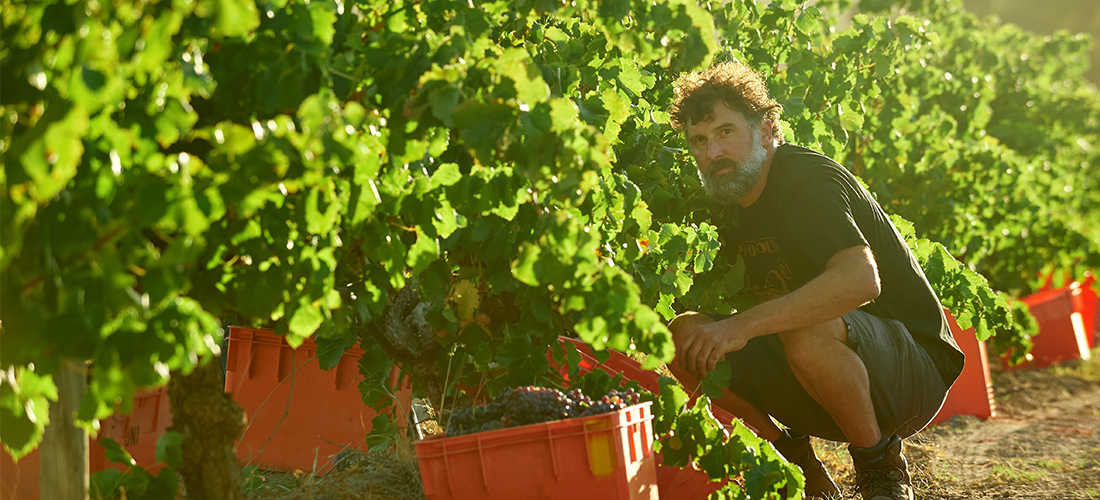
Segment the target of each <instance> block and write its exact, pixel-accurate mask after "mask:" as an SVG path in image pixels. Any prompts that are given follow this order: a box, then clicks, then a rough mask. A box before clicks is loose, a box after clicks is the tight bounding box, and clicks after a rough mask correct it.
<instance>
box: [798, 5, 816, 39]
mask: <svg viewBox="0 0 1100 500" xmlns="http://www.w3.org/2000/svg"><path fill="white" fill-rule="evenodd" d="M822 17H823V16H822V15H821V10H819V9H818V8H817V7H814V6H813V5H808V6H806V7H804V8H803V9H802V12H801V13H800V14H798V17H797V18H796V19H795V21H794V26H795V27H796V28H798V31H801V32H802V33H803V34H806V35H816V34H817V33H816V28H817V26H818V24H819V23H820V22H821V19H822Z"/></svg>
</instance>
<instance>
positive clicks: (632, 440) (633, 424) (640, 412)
mask: <svg viewBox="0 0 1100 500" xmlns="http://www.w3.org/2000/svg"><path fill="white" fill-rule="evenodd" d="M651 405H652V403H651V402H648V401H646V402H639V399H638V395H637V394H634V393H633V392H632V391H627V392H618V391H611V392H610V393H608V395H606V396H604V397H602V398H600V399H598V400H595V401H593V400H590V399H589V398H587V397H585V396H584V395H583V394H581V392H580V391H570V392H569V393H564V394H563V393H562V392H560V391H557V390H554V389H546V388H541V387H520V388H518V389H513V390H508V391H505V392H504V393H502V394H500V395H499V396H497V397H496V398H495V399H494V400H493V401H492V402H490V403H489V404H488V405H487V406H484V407H482V406H475V407H470V408H465V409H462V410H459V411H456V412H454V414H453V415H452V416H451V417H450V422H449V425H448V429H449V431H448V434H447V435H445V436H434V437H430V438H427V439H423V440H421V441H418V442H417V443H416V455H417V460H418V461H419V463H420V476H421V479H422V481H423V483H424V494H425V496H426V498H427V499H428V500H450V499H454V500H474V499H499V498H508V499H516V500H522V499H531V500H534V499H540V500H551V499H563V500H564V499H570V500H571V499H574V498H601V499H604V498H606V499H624V500H626V499H630V500H639V499H650V500H656V499H657V498H658V494H657V485H656V463H655V459H654V453H653V428H652V422H651V421H652V420H653V415H652V414H651V413H650V406H651Z"/></svg>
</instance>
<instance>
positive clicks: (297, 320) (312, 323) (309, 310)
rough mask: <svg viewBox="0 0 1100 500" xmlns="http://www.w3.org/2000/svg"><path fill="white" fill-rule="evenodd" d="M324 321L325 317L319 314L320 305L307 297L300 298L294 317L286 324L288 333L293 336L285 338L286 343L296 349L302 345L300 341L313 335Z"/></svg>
mask: <svg viewBox="0 0 1100 500" xmlns="http://www.w3.org/2000/svg"><path fill="white" fill-rule="evenodd" d="M324 321H325V316H324V314H322V313H321V308H320V305H319V304H318V303H317V302H316V301H313V300H311V299H310V298H309V296H302V297H301V298H300V299H299V300H298V308H297V309H295V311H294V315H293V316H291V317H290V322H289V323H288V324H287V327H288V328H289V329H290V333H293V334H294V335H291V336H288V337H287V339H286V341H287V343H288V344H290V346H291V347H298V346H299V345H301V344H302V340H303V339H305V338H307V337H310V336H311V335H313V333H314V332H316V331H317V328H319V327H320V326H321V323H323V322H324Z"/></svg>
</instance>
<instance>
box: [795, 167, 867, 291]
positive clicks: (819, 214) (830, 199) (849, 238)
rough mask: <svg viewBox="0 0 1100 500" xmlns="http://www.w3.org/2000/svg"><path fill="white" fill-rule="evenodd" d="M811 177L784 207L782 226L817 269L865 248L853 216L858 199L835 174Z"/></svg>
mask: <svg viewBox="0 0 1100 500" xmlns="http://www.w3.org/2000/svg"><path fill="white" fill-rule="evenodd" d="M829 173H830V174H832V175H828V174H825V175H814V176H813V177H811V178H809V179H806V180H805V181H804V182H802V183H800V184H799V185H797V186H796V187H795V188H794V189H793V190H792V191H791V193H790V195H789V196H788V197H787V202H786V203H785V204H784V205H783V214H782V215H783V219H782V220H783V223H784V224H786V225H787V229H788V230H789V231H790V234H792V235H794V240H795V242H796V243H797V245H798V248H799V250H800V251H802V252H803V253H804V254H805V255H806V256H807V257H808V258H809V259H810V260H811V261H812V262H813V263H814V265H815V266H816V267H817V269H818V270H819V271H824V270H825V264H826V263H827V262H828V261H829V259H830V258H832V257H833V255H836V253H837V252H839V251H841V250H844V249H846V248H851V247H854V246H858V245H867V239H866V238H865V237H864V236H863V232H862V231H860V229H859V226H858V225H857V224H856V221H855V217H854V216H853V207H852V202H853V201H854V200H856V199H858V197H856V196H855V195H854V193H852V192H851V191H850V189H849V187H848V185H847V183H846V182H845V180H844V179H843V178H842V177H840V176H839V175H838V174H837V173H835V172H829Z"/></svg>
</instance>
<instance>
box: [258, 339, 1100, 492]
mask: <svg viewBox="0 0 1100 500" xmlns="http://www.w3.org/2000/svg"><path fill="white" fill-rule="evenodd" d="M993 386H994V393H995V395H996V406H997V409H996V414H995V415H994V416H993V417H991V418H989V419H987V420H984V421H983V420H980V419H978V418H976V417H954V418H952V419H951V420H948V421H947V422H945V423H943V424H941V425H938V426H936V427H933V428H930V429H927V430H925V431H923V432H921V433H920V434H917V435H916V436H913V437H911V438H909V439H907V440H906V444H905V455H906V457H907V458H908V460H909V463H910V465H909V470H910V474H911V475H912V479H913V486H914V489H915V490H916V492H917V497H918V498H921V499H924V500H955V499H968V500H969V499H976V500H978V499H1050V500H1066V499H1078V498H1082V499H1087V498H1097V499H1100V349H1098V350H1096V351H1094V354H1093V359H1092V361H1088V362H1076V363H1072V364H1069V365H1064V366H1061V367H1055V368H1048V369H1044V370H1020V371H1001V372H994V373H993ZM814 444H815V447H816V448H817V451H818V455H819V456H820V457H821V458H822V460H823V461H824V462H825V463H826V465H827V466H828V467H829V468H830V470H831V471H833V475H834V478H835V479H836V480H837V483H838V484H839V485H840V487H841V489H842V490H843V491H844V492H845V498H855V497H854V496H853V495H854V484H853V477H852V467H851V459H850V458H849V456H848V452H847V450H846V448H845V446H844V445H841V444H839V443H832V442H828V441H815V443H814ZM372 456H373V455H372ZM383 462H385V463H383ZM265 476H266V477H265V479H266V481H265V486H264V487H262V488H260V489H259V490H257V491H256V492H254V493H253V494H252V495H250V496H249V498H250V499H262V500H291V499H309V500H315V499H317V500H320V499H344V498H357V499H367V500H373V499H381V498H401V499H405V498H407V499H418V498H423V497H422V496H421V495H422V493H421V492H420V491H419V484H417V483H418V477H417V476H418V474H417V472H416V462H415V456H414V455H413V454H412V452H411V447H406V448H404V449H402V450H401V451H400V452H399V453H396V454H392V455H390V456H388V457H387V458H386V459H385V460H369V459H368V460H366V461H364V462H363V464H356V465H352V466H351V467H348V468H346V469H345V470H343V471H338V472H337V471H334V472H332V473H330V474H327V475H325V476H324V477H320V478H313V477H308V475H303V474H298V475H292V474H281V473H271V474H265Z"/></svg>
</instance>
